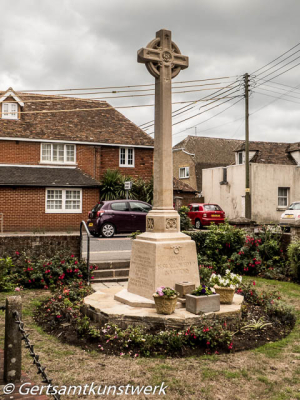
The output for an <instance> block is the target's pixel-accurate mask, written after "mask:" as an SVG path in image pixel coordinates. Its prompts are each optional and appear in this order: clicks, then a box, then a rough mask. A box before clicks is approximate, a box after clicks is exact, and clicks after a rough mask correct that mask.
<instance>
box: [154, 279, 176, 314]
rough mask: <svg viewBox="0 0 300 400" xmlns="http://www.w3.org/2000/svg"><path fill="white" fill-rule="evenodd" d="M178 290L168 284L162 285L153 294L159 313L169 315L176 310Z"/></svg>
mask: <svg viewBox="0 0 300 400" xmlns="http://www.w3.org/2000/svg"><path fill="white" fill-rule="evenodd" d="M177 297H178V292H176V290H175V289H173V288H170V287H168V286H161V287H159V288H157V289H156V292H155V293H154V294H153V298H154V302H155V307H156V312H157V314H165V315H169V314H172V313H173V312H174V311H175V307H176V303H177Z"/></svg>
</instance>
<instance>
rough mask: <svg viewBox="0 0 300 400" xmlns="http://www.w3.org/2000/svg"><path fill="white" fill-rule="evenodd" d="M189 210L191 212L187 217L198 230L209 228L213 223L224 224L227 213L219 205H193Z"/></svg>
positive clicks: (189, 206) (190, 205)
mask: <svg viewBox="0 0 300 400" xmlns="http://www.w3.org/2000/svg"><path fill="white" fill-rule="evenodd" d="M188 208H189V209H190V211H189V212H188V213H187V215H188V216H189V217H190V219H191V221H192V224H193V225H194V226H195V228H196V229H201V228H202V227H203V226H208V225H210V224H211V223H212V222H213V223H215V224H222V223H223V222H224V220H225V212H224V211H223V210H222V208H221V207H220V206H218V205H217V204H206V203H192V204H189V205H188Z"/></svg>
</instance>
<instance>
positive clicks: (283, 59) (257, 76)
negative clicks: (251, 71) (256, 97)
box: [255, 50, 300, 78]
mask: <svg viewBox="0 0 300 400" xmlns="http://www.w3.org/2000/svg"><path fill="white" fill-rule="evenodd" d="M299 51H300V50H297V51H295V53H293V54H291V55H290V56H288V57H286V58H284V59H283V60H281V61H279V62H278V63H276V64H275V65H272V67H270V68H268V69H266V70H265V71H263V72H261V73H260V74H258V75H256V76H255V77H256V78H257V77H258V76H259V75H262V74H264V73H265V72H267V71H269V70H270V69H272V68H274V67H276V65H279V64H281V63H282V62H283V61H285V60H287V59H288V58H290V57H292V56H293V55H294V54H296V53H299ZM297 58H299V57H297ZM297 58H296V59H295V60H297ZM295 60H292V61H291V62H293V61H295ZM274 72H275V71H274ZM267 76H268V75H267Z"/></svg>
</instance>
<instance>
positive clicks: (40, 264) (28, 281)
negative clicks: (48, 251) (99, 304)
mask: <svg viewBox="0 0 300 400" xmlns="http://www.w3.org/2000/svg"><path fill="white" fill-rule="evenodd" d="M97 268H98V267H97V266H94V265H91V266H90V273H91V275H92V271H93V270H95V269H97ZM87 273H88V271H87V265H86V262H85V261H79V260H78V259H77V258H76V257H74V255H72V254H71V255H67V254H66V253H58V254H56V255H54V256H53V257H51V258H48V259H46V258H37V259H32V260H30V259H29V258H28V257H27V256H26V253H21V254H20V253H19V252H16V255H15V257H14V258H13V259H12V258H10V257H7V258H3V259H0V290H2V291H3V290H14V289H15V287H16V286H21V287H24V288H44V289H49V288H51V287H55V286H57V285H59V286H61V285H63V284H65V283H69V282H72V281H74V280H79V281H81V280H85V279H87ZM91 279H93V275H92V276H91Z"/></svg>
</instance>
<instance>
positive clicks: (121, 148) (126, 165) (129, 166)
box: [119, 147, 135, 168]
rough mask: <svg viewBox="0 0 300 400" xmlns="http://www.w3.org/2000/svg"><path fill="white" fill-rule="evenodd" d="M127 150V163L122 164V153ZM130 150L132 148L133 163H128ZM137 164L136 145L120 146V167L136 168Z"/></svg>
mask: <svg viewBox="0 0 300 400" xmlns="http://www.w3.org/2000/svg"><path fill="white" fill-rule="evenodd" d="M122 150H124V151H125V163H124V164H121V153H122ZM128 150H132V164H128ZM134 165H135V154H134V147H120V148H119V167H126V168H134Z"/></svg>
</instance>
